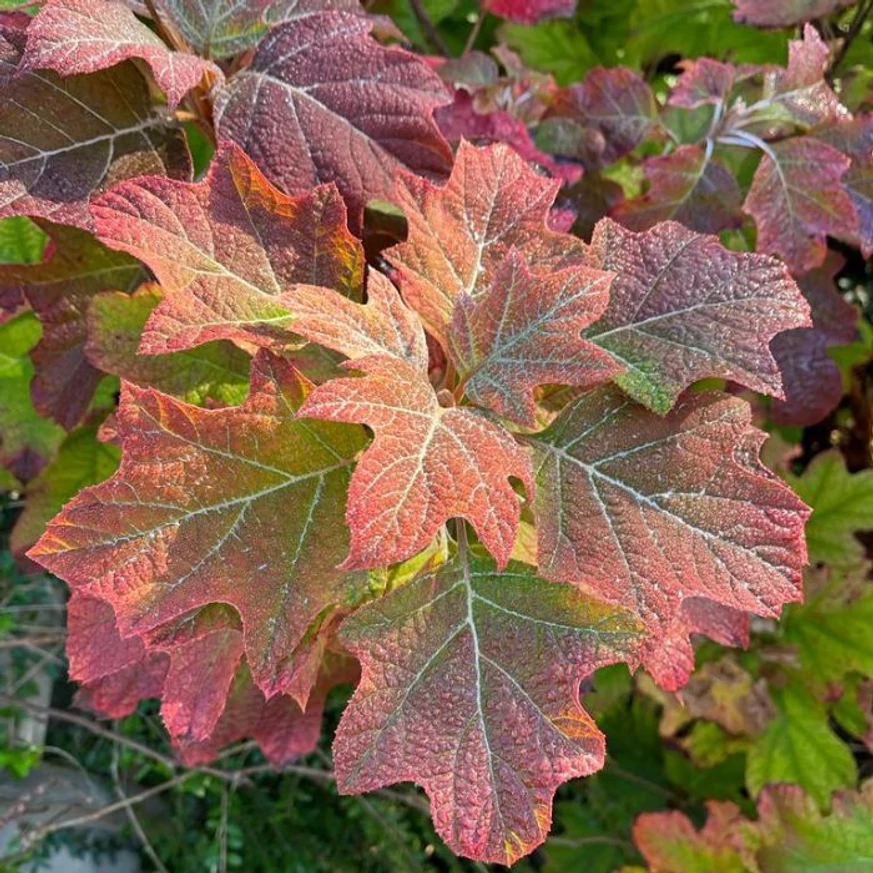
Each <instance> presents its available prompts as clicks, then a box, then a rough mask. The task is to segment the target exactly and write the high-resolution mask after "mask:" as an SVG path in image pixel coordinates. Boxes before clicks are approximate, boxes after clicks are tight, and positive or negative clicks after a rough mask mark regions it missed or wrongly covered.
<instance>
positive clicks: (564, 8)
mask: <svg viewBox="0 0 873 873" xmlns="http://www.w3.org/2000/svg"><path fill="white" fill-rule="evenodd" d="M482 7H483V8H484V9H487V10H488V11H489V12H491V13H492V14H494V15H499V16H500V17H501V18H506V19H508V20H509V21H517V22H519V23H520V24H536V23H537V22H538V21H541V20H542V19H544V18H558V17H560V18H566V17H568V16H570V15H572V14H573V11H574V10H575V8H576V0H485V2H483V4H482Z"/></svg>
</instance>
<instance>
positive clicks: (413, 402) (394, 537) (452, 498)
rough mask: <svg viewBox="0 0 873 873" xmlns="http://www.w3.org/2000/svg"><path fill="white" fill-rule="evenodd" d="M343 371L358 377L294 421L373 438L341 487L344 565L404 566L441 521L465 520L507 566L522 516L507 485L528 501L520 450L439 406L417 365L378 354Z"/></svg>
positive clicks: (487, 424)
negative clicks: (314, 421) (357, 426)
mask: <svg viewBox="0 0 873 873" xmlns="http://www.w3.org/2000/svg"><path fill="white" fill-rule="evenodd" d="M346 367H347V368H348V367H351V368H354V369H355V370H359V371H361V372H362V373H363V374H364V375H363V377H361V378H347V379H334V380H332V381H330V382H327V383H325V384H324V385H320V386H319V387H318V388H316V389H315V390H314V391H313V392H312V394H310V396H309V397H308V398H307V400H306V402H305V403H304V404H303V406H302V408H301V409H300V413H299V414H300V415H301V416H309V417H312V418H322V419H327V420H329V421H345V422H358V423H361V424H366V425H367V426H368V427H369V428H370V429H371V430H373V432H374V434H375V438H374V440H373V443H372V445H371V446H370V447H369V448H368V449H367V451H366V452H364V454H363V456H362V457H361V460H360V462H359V463H358V466H357V468H356V469H355V472H354V474H353V476H352V481H351V484H350V487H349V500H348V507H347V509H346V521H347V523H348V526H349V528H350V529H351V546H350V549H349V555H348V557H347V558H346V560H345V563H344V564H343V567H346V568H350V569H357V568H364V567H380V566H385V565H387V564H394V563H397V562H398V561H403V560H405V559H406V558H410V557H412V556H413V555H415V554H417V553H418V552H420V551H422V549H424V548H425V546H427V545H428V543H429V542H430V541H431V540H432V539H433V538H434V536H436V534H437V532H438V531H439V529H440V528H441V527H442V526H443V525H444V524H445V522H446V521H447V520H448V519H450V518H466V519H468V520H469V521H470V523H471V524H472V525H473V527H474V528H475V530H476V533H477V534H478V536H479V539H480V540H481V541H482V543H483V545H484V546H485V547H486V548H487V549H488V550H489V551H490V552H491V553H492V554H493V555H494V556H495V558H496V559H497V561H498V563H499V564H500V565H501V566H502V565H504V564H506V562H507V560H509V556H510V553H511V552H512V547H513V545H514V543H515V539H516V535H517V533H518V522H519V517H520V514H521V500H520V498H519V496H518V495H517V494H516V493H515V491H514V490H513V488H512V486H511V484H510V482H509V477H515V478H518V479H520V480H521V482H522V483H523V484H524V485H525V487H526V489H527V493H528V494H531V493H532V487H533V486H532V479H531V470H530V458H529V457H528V454H527V452H526V451H525V450H524V449H523V448H522V447H521V446H519V445H518V444H517V443H516V442H515V441H514V440H513V438H512V437H511V436H510V434H509V433H508V432H507V431H505V430H504V429H503V428H502V427H500V426H499V425H496V424H494V423H493V422H492V421H490V420H489V419H488V418H486V417H485V416H484V415H482V414H481V413H479V412H477V411H476V410H473V409H467V408H461V407H448V408H446V407H443V406H441V405H440V403H439V400H438V398H437V395H436V392H435V391H434V389H433V388H432V387H431V384H430V382H428V380H427V374H426V372H423V370H422V368H421V367H420V366H414V365H413V364H410V363H407V362H406V361H402V360H399V359H397V358H392V357H388V356H384V355H383V356H371V357H368V358H362V359H360V360H357V361H352V362H349V363H347V364H346Z"/></svg>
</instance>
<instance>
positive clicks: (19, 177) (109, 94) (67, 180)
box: [0, 27, 190, 228]
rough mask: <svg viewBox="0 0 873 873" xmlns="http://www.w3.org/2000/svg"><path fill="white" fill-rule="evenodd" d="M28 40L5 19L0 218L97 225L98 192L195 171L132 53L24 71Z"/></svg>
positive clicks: (0, 51) (0, 36)
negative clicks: (107, 66) (71, 70)
mask: <svg viewBox="0 0 873 873" xmlns="http://www.w3.org/2000/svg"><path fill="white" fill-rule="evenodd" d="M23 42H24V34H23V33H22V32H17V31H16V32H10V31H9V30H8V29H5V28H2V27H0V217H5V216H7V215H33V216H42V217H43V218H50V219H51V220H52V221H56V222H58V223H62V224H74V225H77V226H80V227H84V228H89V227H90V226H91V218H90V215H89V213H88V199H89V198H90V197H91V196H92V195H93V194H95V193H99V192H100V191H103V190H105V189H106V188H108V187H110V186H112V185H114V184H116V183H118V182H120V181H121V180H122V179H127V178H130V177H131V176H136V175H138V174H140V173H158V174H160V175H163V176H171V177H173V178H187V177H188V176H189V174H190V162H189V157H188V152H187V148H186V146H185V142H184V138H183V135H182V133H181V131H180V130H179V129H178V128H176V127H175V126H173V125H171V124H170V123H169V122H168V120H167V119H166V118H164V117H162V116H161V115H159V114H156V113H155V112H154V110H153V109H152V103H151V100H150V98H149V93H148V87H147V85H146V81H145V79H144V78H143V77H142V75H141V73H140V72H139V70H137V69H136V67H135V66H134V64H133V63H132V62H128V63H124V64H120V65H119V66H116V67H113V68H112V69H111V70H104V71H101V72H99V73H94V74H92V75H87V76H70V77H68V78H64V79H61V78H60V77H59V76H58V75H57V74H56V73H52V72H50V71H46V72H36V71H30V72H25V71H22V70H20V69H19V61H20V57H21V44H22V43H23ZM120 93H121V94H124V97H125V99H124V100H119V99H118V95H119V94H120Z"/></svg>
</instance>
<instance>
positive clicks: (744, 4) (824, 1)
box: [733, 0, 855, 27]
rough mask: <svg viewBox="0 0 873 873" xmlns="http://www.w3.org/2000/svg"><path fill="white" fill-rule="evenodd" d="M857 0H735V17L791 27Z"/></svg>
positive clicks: (742, 20)
mask: <svg viewBox="0 0 873 873" xmlns="http://www.w3.org/2000/svg"><path fill="white" fill-rule="evenodd" d="M854 2H855V0H733V4H734V6H736V11H735V12H734V18H735V19H736V20H737V21H739V22H741V23H742V24H753V25H755V26H756V27H791V26H792V25H795V24H801V23H803V22H804V21H813V20H815V19H816V18H823V17H824V16H826V15H831V14H832V13H834V12H836V11H838V10H840V9H845V8H846V7H847V6H851V5H852V4H853V3H854Z"/></svg>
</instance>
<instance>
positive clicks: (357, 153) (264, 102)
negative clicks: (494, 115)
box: [215, 12, 451, 228]
mask: <svg viewBox="0 0 873 873" xmlns="http://www.w3.org/2000/svg"><path fill="white" fill-rule="evenodd" d="M371 27H372V22H371V21H368V20H367V19H365V18H363V17H362V16H359V15H352V14H349V13H345V12H320V13H316V14H309V15H302V16H300V17H298V18H295V19H293V20H292V21H289V22H287V23H286V24H283V25H280V26H279V27H277V28H276V29H275V30H273V31H272V32H271V33H270V34H269V35H268V36H267V37H266V38H265V39H264V40H263V41H262V42H261V44H260V45H259V46H258V49H257V51H256V52H255V56H254V58H253V59H252V62H251V65H250V66H249V67H248V68H247V69H246V70H244V71H243V72H241V73H239V74H238V75H236V76H234V77H233V79H232V80H231V81H230V82H229V84H228V85H227V87H226V88H224V89H223V90H221V91H220V92H219V93H218V95H217V97H216V103H215V118H216V124H217V127H218V133H219V135H220V136H221V137H222V138H225V139H231V140H233V141H234V142H236V143H238V144H239V145H240V146H242V148H244V149H245V151H246V152H247V153H248V154H250V155H251V156H252V158H254V160H255V161H256V162H257V164H258V166H259V167H261V168H262V169H263V171H264V173H265V174H266V176H267V178H268V179H270V181H271V182H273V183H274V184H275V185H277V186H278V187H279V188H281V189H282V190H283V191H287V192H289V193H291V194H296V193H300V192H302V191H309V190H310V189H311V188H312V187H313V186H315V185H317V184H318V183H320V182H328V181H333V182H335V183H336V185H337V187H338V188H339V190H340V192H341V193H342V195H343V197H344V198H345V200H346V203H347V204H348V207H349V215H350V219H351V222H352V225H353V226H354V227H355V228H357V227H359V226H360V220H361V213H362V210H363V208H364V206H365V204H366V203H367V201H368V200H371V199H374V198H379V199H383V200H386V199H390V196H391V191H392V188H393V186H394V179H395V178H396V176H397V173H398V171H399V170H400V169H402V168H405V167H408V168H409V169H412V170H414V171H416V172H419V173H431V174H436V175H443V174H445V173H446V172H447V171H448V169H449V167H450V164H451V150H450V149H449V147H448V144H447V143H446V142H445V140H444V139H443V138H442V136H441V135H440V133H439V130H438V128H437V126H436V122H435V121H434V120H433V110H434V109H435V108H436V107H437V106H440V105H442V104H443V103H446V102H448V98H447V94H446V89H445V86H444V85H443V84H442V82H441V81H440V80H439V78H438V77H437V75H436V74H435V73H433V72H432V71H431V70H430V69H429V68H428V67H427V66H426V65H425V64H424V63H422V62H421V61H420V60H419V59H418V58H416V57H415V56H414V55H412V54H410V53H408V52H406V51H404V50H402V49H397V48H384V47H382V46H380V45H379V44H378V43H377V42H375V41H374V40H373V39H371V38H370V36H369V35H368V34H369V31H370V29H371Z"/></svg>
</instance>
